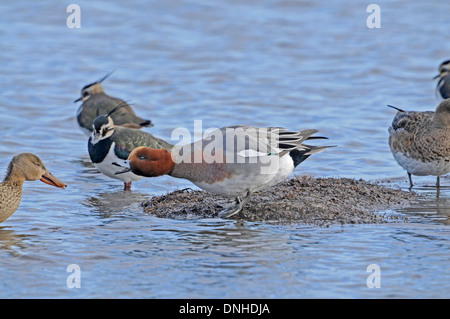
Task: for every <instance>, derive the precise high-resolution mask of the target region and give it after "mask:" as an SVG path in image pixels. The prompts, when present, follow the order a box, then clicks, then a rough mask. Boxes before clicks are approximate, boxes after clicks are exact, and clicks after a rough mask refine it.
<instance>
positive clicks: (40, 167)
mask: <svg viewBox="0 0 450 319" xmlns="http://www.w3.org/2000/svg"><path fill="white" fill-rule="evenodd" d="M35 180H41V181H42V182H44V183H46V184H49V185H52V186H55V187H60V188H65V187H66V184H64V183H63V182H61V181H60V180H59V179H58V178H56V177H55V176H54V175H53V174H51V173H50V172H49V171H48V170H47V169H46V168H45V166H44V164H43V163H42V161H41V160H40V159H39V157H37V156H36V155H34V154H31V153H21V154H19V155H16V156H14V157H13V159H12V160H11V162H10V163H9V166H8V170H7V172H6V176H5V179H4V180H3V182H2V183H0V223H1V222H3V221H5V220H6V219H8V218H9V217H10V216H11V215H12V214H13V213H14V212H15V211H16V210H17V208H19V205H20V202H21V200H22V186H23V183H24V182H25V181H35Z"/></svg>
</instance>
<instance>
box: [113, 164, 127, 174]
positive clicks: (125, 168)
mask: <svg viewBox="0 0 450 319" xmlns="http://www.w3.org/2000/svg"><path fill="white" fill-rule="evenodd" d="M112 164H113V165H115V166H119V167H122V168H123V170H122V171H118V172H115V173H114V175H119V174H123V173H128V172H131V167H124V166H122V165H120V164H119V163H116V162H113V163H112Z"/></svg>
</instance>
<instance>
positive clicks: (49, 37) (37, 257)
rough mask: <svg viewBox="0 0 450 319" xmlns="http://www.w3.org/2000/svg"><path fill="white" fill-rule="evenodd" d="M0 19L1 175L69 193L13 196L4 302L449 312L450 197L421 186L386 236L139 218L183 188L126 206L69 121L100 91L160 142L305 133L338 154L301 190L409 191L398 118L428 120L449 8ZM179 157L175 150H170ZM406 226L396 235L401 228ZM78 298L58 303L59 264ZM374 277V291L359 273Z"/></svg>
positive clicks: (20, 9) (312, 166)
mask: <svg viewBox="0 0 450 319" xmlns="http://www.w3.org/2000/svg"><path fill="white" fill-rule="evenodd" d="M77 4H78V5H79V6H80V8H81V28H80V29H68V28H67V26H66V18H67V17H68V15H69V13H67V12H66V4H55V3H54V2H52V1H40V2H39V3H33V4H30V3H29V2H25V1H15V2H14V3H8V4H6V3H2V4H0V10H1V12H2V13H3V14H2V19H1V21H0V38H1V40H2V50H1V51H0V61H1V62H2V76H1V78H0V90H1V92H2V95H1V97H2V103H1V106H0V108H1V110H2V116H1V117H0V127H1V130H0V139H1V143H0V166H1V167H5V169H6V166H7V164H8V162H9V160H10V159H11V157H12V156H13V155H14V154H17V153H19V152H33V153H35V154H37V155H38V156H39V157H41V159H42V160H43V161H44V163H45V164H46V166H47V168H48V169H49V170H51V171H52V172H53V174H55V175H56V176H58V177H59V178H60V179H62V180H63V181H65V182H66V183H67V184H68V185H69V186H68V188H67V189H66V190H61V189H56V188H52V187H49V186H48V185H44V184H42V183H40V182H28V183H26V184H25V186H24V198H23V201H22V204H21V207H20V208H19V210H18V211H17V212H16V213H15V214H14V215H13V216H12V217H11V218H10V219H8V220H7V221H6V222H4V223H2V224H1V225H0V260H1V261H0V273H1V275H0V297H1V298H305V297H313V298H448V297H449V296H450V280H449V279H450V276H449V271H448V264H449V261H450V257H449V255H448V249H449V247H450V245H449V244H448V239H449V235H450V229H449V226H448V225H449V223H450V217H449V216H450V187H449V186H448V185H450V180H449V179H448V178H442V179H441V183H442V184H443V185H444V186H445V187H442V189H441V190H440V192H439V193H437V191H436V188H435V187H433V184H434V183H435V179H434V178H433V177H420V178H417V177H416V178H415V179H414V181H415V182H416V184H417V185H418V187H417V188H416V191H417V192H418V193H420V194H423V195H424V198H423V200H421V201H419V202H417V203H411V207H407V208H404V209H401V210H398V211H386V212H382V213H386V214H393V215H396V214H398V215H399V216H400V217H401V218H400V219H399V222H397V223H391V224H384V225H348V226H333V227H330V228H320V227H313V226H305V225H291V226H274V225H267V224H261V223H246V222H245V223H241V222H236V221H226V220H221V219H190V220H168V219H159V218H155V217H153V216H149V215H147V214H145V213H143V211H142V208H141V207H140V203H141V202H142V200H144V199H148V198H150V197H151V196H152V195H159V194H164V193H166V192H168V191H172V190H176V189H180V188H184V187H193V186H192V184H190V183H189V182H187V181H183V180H177V179H173V178H170V177H161V178H155V179H146V180H141V181H138V182H136V183H134V185H133V191H132V192H123V191H122V185H121V183H120V182H119V181H115V180H111V179H108V178H106V177H104V176H102V175H100V174H99V173H97V171H96V170H95V168H93V166H92V165H91V164H90V161H89V158H88V155H87V146H86V143H87V138H86V136H85V135H83V133H82V132H81V130H80V129H79V128H78V127H77V124H76V121H75V114H76V110H77V108H78V104H74V103H73V100H75V99H76V98H78V96H79V94H80V89H81V87H82V86H84V85H85V84H88V83H91V82H93V81H95V80H97V79H99V78H101V77H102V76H103V75H104V74H106V73H108V72H109V71H111V70H115V72H114V73H113V75H111V77H110V78H108V79H107V80H106V81H105V82H104V83H103V84H104V85H103V86H104V88H105V91H106V92H107V93H110V94H111V95H113V96H118V97H121V98H123V99H125V100H127V101H130V102H131V103H134V108H135V110H136V112H137V113H138V114H139V115H141V116H143V117H148V118H150V119H152V121H153V122H154V124H155V126H154V127H153V128H150V129H148V130H147V131H149V132H151V133H153V134H155V135H157V136H159V137H162V138H165V139H168V140H169V139H170V137H171V133H172V130H173V129H174V128H176V127H186V128H188V129H189V130H191V131H192V130H193V126H194V120H202V121H203V128H204V129H206V128H209V127H221V126H224V125H233V124H249V125H256V126H284V127H287V128H292V129H304V128H317V129H319V130H320V134H321V135H324V136H328V137H329V138H330V140H329V142H330V143H332V144H334V145H337V146H338V147H336V148H333V149H329V150H327V151H325V152H323V153H320V154H317V155H315V156H312V157H311V158H309V159H308V160H307V161H305V162H304V163H302V164H301V165H300V166H299V167H298V168H297V169H296V171H295V174H296V175H302V174H308V175H312V176H317V177H350V178H364V179H368V180H383V181H386V182H388V183H389V184H390V185H392V186H393V187H401V188H406V187H407V186H408V184H407V178H406V174H405V172H404V171H403V170H402V169H401V168H400V167H399V166H398V165H397V164H396V163H395V161H394V160H393V158H392V156H391V154H390V151H389V147H388V145H387V127H388V126H389V124H390V122H391V120H392V117H393V116H394V111H393V110H392V109H389V108H387V107H386V104H392V105H396V106H399V107H403V108H407V109H411V110H433V109H434V108H435V107H436V105H437V104H438V103H439V101H440V99H439V98H438V97H436V95H435V94H434V86H435V83H434V82H433V81H432V80H431V78H432V77H433V76H434V75H435V74H436V73H437V67H438V65H439V64H440V62H442V61H443V60H444V59H448V58H449V56H448V52H449V44H448V43H447V42H445V41H443V39H446V38H447V37H448V28H445V27H444V26H445V25H447V12H449V10H450V3H448V2H445V1H432V3H430V2H427V3H411V2H410V1H396V2H395V3H391V2H388V1H379V2H378V4H379V5H380V8H381V28H380V29H369V28H367V26H366V19H367V17H368V15H369V13H367V12H366V7H367V3H366V2H363V1H358V2H352V3H351V4H348V2H346V1H332V2H327V3H326V4H325V3H323V4H320V3H319V2H308V1H286V0H285V1H282V0H280V1H232V0H229V1H208V2H205V1H193V0H191V1H175V0H173V1H172V0H170V1H143V0H142V1H141V0H139V1H133V3H132V4H131V5H124V4H123V3H122V2H121V1H110V2H108V3H107V4H102V5H101V4H98V3H92V1H77ZM173 142H176V141H173ZM404 218H406V221H404ZM71 264H76V265H78V266H79V267H80V270H81V277H80V278H81V288H72V289H70V288H68V286H67V278H68V276H69V275H70V274H71V273H70V272H67V271H66V270H67V267H68V265H71ZM371 264H376V265H378V266H379V267H380V270H381V276H380V279H381V287H380V288H372V289H371V288H368V286H367V284H366V281H367V278H368V276H369V275H370V274H371V273H370V272H367V267H368V266H369V265H371Z"/></svg>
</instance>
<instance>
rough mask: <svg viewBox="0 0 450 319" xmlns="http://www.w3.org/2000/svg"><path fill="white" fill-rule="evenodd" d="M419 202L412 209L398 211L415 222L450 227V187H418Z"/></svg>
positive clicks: (413, 204) (416, 190)
mask: <svg viewBox="0 0 450 319" xmlns="http://www.w3.org/2000/svg"><path fill="white" fill-rule="evenodd" d="M413 191H415V192H417V193H418V194H419V200H418V201H417V202H416V203H412V204H411V206H410V207H407V208H403V209H398V212H400V213H403V214H405V215H406V216H407V217H408V219H409V220H410V221H413V222H431V223H443V224H444V225H450V187H448V186H441V187H440V188H437V187H435V186H432V187H426V186H422V187H416V188H414V189H413Z"/></svg>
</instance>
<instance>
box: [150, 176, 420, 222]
mask: <svg viewBox="0 0 450 319" xmlns="http://www.w3.org/2000/svg"><path fill="white" fill-rule="evenodd" d="M414 199H416V196H415V194H414V193H411V192H405V191H402V190H398V189H391V188H388V187H386V186H382V185H377V184H373V183H369V182H366V181H364V180H354V179H348V178H312V177H294V178H292V179H290V180H287V181H285V182H283V183H280V184H278V185H275V186H273V187H271V188H269V189H267V190H265V191H263V192H259V193H255V194H254V195H253V196H252V198H251V199H250V201H249V202H248V203H247V205H246V206H245V207H244V209H243V211H242V212H241V213H240V215H237V216H233V217H232V218H236V219H242V220H247V221H258V222H268V223H277V224H280V223H281V224H287V223H300V224H314V225H320V226H328V225H332V224H360V223H365V224H367V223H370V224H373V223H383V222H387V221H389V219H391V218H387V217H385V216H383V214H380V213H379V212H381V211H383V210H386V209H394V208H400V207H405V206H407V205H409V203H410V201H411V200H414ZM233 200H234V199H233V198H229V197H223V196H219V195H214V194H211V193H208V192H206V191H197V190H195V191H194V190H191V189H185V190H179V191H174V192H172V193H168V194H166V195H163V196H155V197H153V198H152V199H150V200H147V201H145V202H143V203H142V206H143V207H144V211H145V212H147V213H150V214H153V215H155V216H158V217H163V218H176V219H186V218H206V217H217V216H218V213H219V212H220V211H221V210H222V209H224V208H226V207H227V206H228V205H229V204H230V203H232V202H233Z"/></svg>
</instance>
